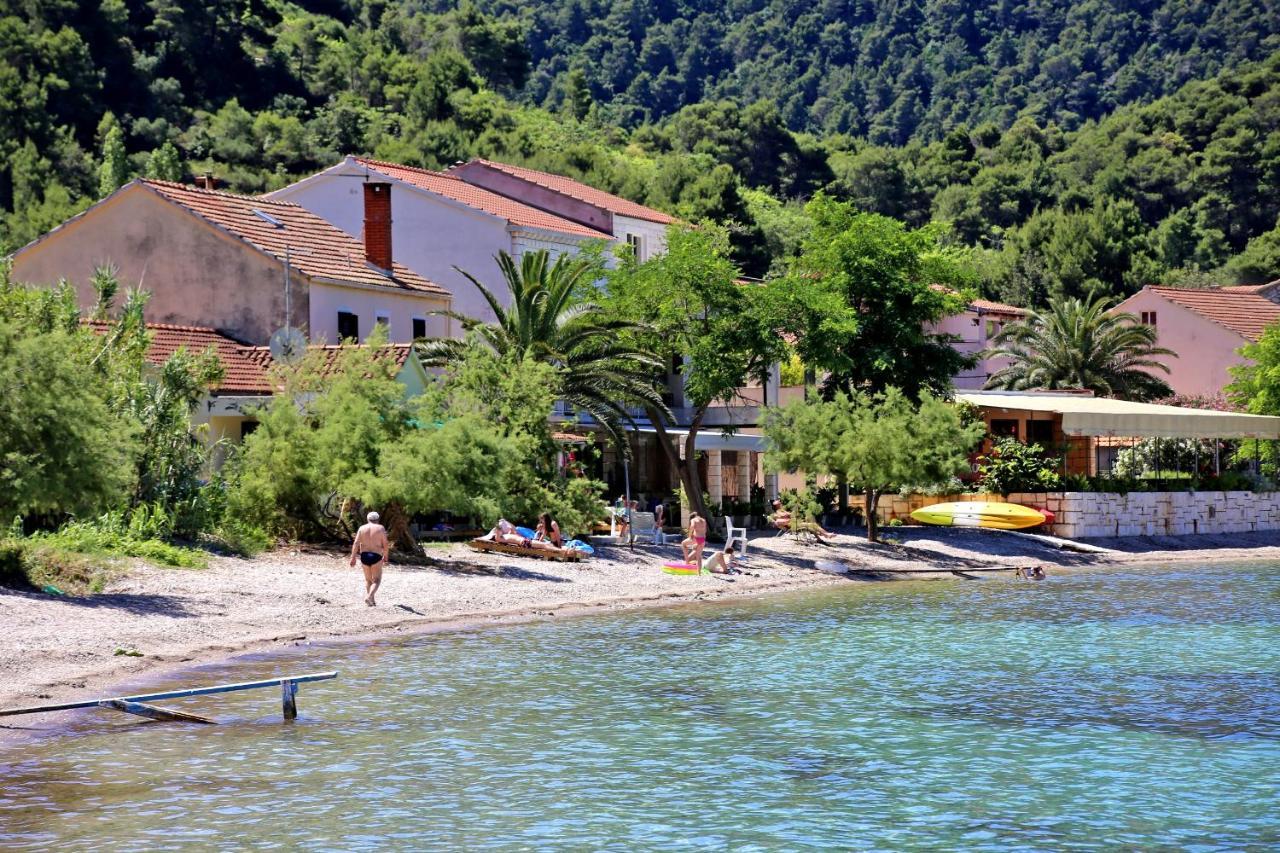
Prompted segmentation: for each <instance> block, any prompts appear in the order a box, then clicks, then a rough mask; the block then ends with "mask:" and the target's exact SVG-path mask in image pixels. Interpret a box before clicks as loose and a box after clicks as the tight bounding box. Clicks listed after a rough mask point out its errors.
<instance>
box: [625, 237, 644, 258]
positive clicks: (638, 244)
mask: <svg viewBox="0 0 1280 853" xmlns="http://www.w3.org/2000/svg"><path fill="white" fill-rule="evenodd" d="M627 245H628V246H630V247H631V251H632V252H633V253H634V254H635V256H636V260H637V261H643V260H644V238H643V237H641V236H640V235H639V234H628V235H627Z"/></svg>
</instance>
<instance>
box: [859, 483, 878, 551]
mask: <svg viewBox="0 0 1280 853" xmlns="http://www.w3.org/2000/svg"><path fill="white" fill-rule="evenodd" d="M879 503H880V490H879V489H867V490H866V491H865V492H863V505H864V506H865V507H866V516H867V518H866V522H867V541H868V542H875V541H876V536H877V535H878V534H879V528H878V527H877V525H876V506H877V504H879Z"/></svg>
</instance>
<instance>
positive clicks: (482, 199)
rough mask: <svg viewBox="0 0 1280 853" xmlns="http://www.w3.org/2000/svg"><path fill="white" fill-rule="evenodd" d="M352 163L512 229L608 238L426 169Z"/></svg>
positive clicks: (363, 160)
mask: <svg viewBox="0 0 1280 853" xmlns="http://www.w3.org/2000/svg"><path fill="white" fill-rule="evenodd" d="M354 159H355V161H356V162H357V163H359V164H360V165H362V166H365V167H367V168H369V169H373V170H374V171H376V172H380V173H381V174H383V175H386V176H387V177H389V178H395V179H396V180H397V181H404V182H405V183H406V184H410V185H412V186H415V187H418V188H419V189H423V190H426V191H427V192H431V193H435V194H436V195H442V196H444V197H445V198H448V199H452V200H453V201H456V202H458V203H460V204H465V205H466V206H467V207H471V208H474V209H476V210H481V211H484V212H485V213H488V214H490V215H492V216H497V217H499V218H500V219H505V220H507V221H508V222H510V223H512V224H513V225H519V226H521V227H524V228H538V229H541V230H543V231H558V232H560V233H562V234H572V235H574V236H576V237H591V238H594V239H597V240H607V239H609V237H610V235H609V234H606V233H604V232H603V231H597V230H596V229H594V228H588V227H587V226H586V225H579V224H578V223H577V222H574V221H572V220H570V219H565V218H564V217H563V216H556V215H555V214H554V213H548V212H546V211H545V210H539V209H538V208H536V207H532V206H530V205H527V204H523V203H521V202H518V201H513V200H512V199H509V198H507V197H506V196H503V195H498V194H497V193H495V192H492V191H490V190H486V189H484V188H483V187H477V186H475V185H473V184H469V183H467V182H466V181H464V180H462V179H461V178H459V177H457V176H455V175H449V174H445V173H444V172H432V171H430V170H428V169H419V168H416V167H414V166H401V165H400V164H398V163H387V162H384V161H382V160H369V159H367V158H364V157H356V158H354Z"/></svg>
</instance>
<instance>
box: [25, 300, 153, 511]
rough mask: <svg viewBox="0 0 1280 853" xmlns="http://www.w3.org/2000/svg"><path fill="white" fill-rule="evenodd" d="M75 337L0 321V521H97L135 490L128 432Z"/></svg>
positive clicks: (131, 438)
mask: <svg viewBox="0 0 1280 853" xmlns="http://www.w3.org/2000/svg"><path fill="white" fill-rule="evenodd" d="M76 337H77V336H76V334H75V333H72V332H68V331H66V330H64V329H55V330H51V331H47V332H35V333H33V332H32V331H31V330H30V329H29V328H26V327H24V326H23V325H21V324H19V323H15V322H13V321H12V320H11V319H9V318H4V319H0V400H3V403H0V517H3V518H8V519H12V518H13V517H14V516H15V515H23V516H25V515H36V516H44V517H46V518H48V519H51V520H61V517H62V516H64V515H67V514H70V515H96V514H97V513H99V512H102V511H103V510H106V509H108V508H111V507H114V506H118V505H119V504H120V503H121V499H122V497H123V496H125V495H127V494H128V493H129V490H130V488H131V487H132V480H133V475H134V466H133V465H132V464H131V460H132V457H133V453H134V441H135V431H134V428H133V425H132V424H130V423H129V421H128V420H127V419H125V418H123V417H121V416H120V415H118V414H116V413H114V412H113V411H112V410H111V408H110V407H109V406H108V401H107V400H106V398H105V396H104V395H103V393H102V388H101V385H100V383H99V382H98V380H97V377H96V376H95V375H94V371H93V369H92V368H91V367H90V366H89V365H88V364H87V363H86V361H85V360H84V359H83V358H82V357H81V352H82V350H81V347H82V344H80V343H78V342H77V341H76Z"/></svg>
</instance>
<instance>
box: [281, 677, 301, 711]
mask: <svg viewBox="0 0 1280 853" xmlns="http://www.w3.org/2000/svg"><path fill="white" fill-rule="evenodd" d="M297 697H298V685H296V684H294V683H293V682H292V681H290V680H289V679H287V678H286V679H284V680H283V681H281V682H280V698H281V700H283V703H284V718H285V719H286V720H296V719H298V698H297Z"/></svg>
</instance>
